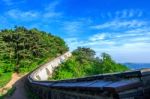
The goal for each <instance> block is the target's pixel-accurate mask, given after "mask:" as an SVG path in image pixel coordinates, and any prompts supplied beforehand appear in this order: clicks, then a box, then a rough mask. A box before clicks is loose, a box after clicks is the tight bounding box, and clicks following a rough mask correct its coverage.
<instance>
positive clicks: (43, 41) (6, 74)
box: [0, 26, 69, 87]
mask: <svg viewBox="0 0 150 99" xmlns="http://www.w3.org/2000/svg"><path fill="white" fill-rule="evenodd" d="M68 50H69V49H68V47H67V45H66V43H65V42H64V40H63V39H61V38H60V37H58V36H54V35H52V34H51V33H46V32H44V31H40V30H38V29H36V28H33V29H27V28H25V27H17V26H16V27H15V28H13V29H3V30H1V31H0V87H2V86H3V85H5V84H6V83H7V82H8V81H9V80H10V79H11V74H12V73H13V72H17V73H28V72H30V71H32V70H34V69H35V68H37V66H39V65H40V64H43V63H45V62H47V61H49V60H51V59H53V58H55V57H57V56H59V55H61V54H62V53H64V52H66V51H68Z"/></svg>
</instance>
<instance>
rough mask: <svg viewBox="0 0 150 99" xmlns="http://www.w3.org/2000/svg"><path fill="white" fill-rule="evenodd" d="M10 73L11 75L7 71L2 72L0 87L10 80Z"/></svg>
mask: <svg viewBox="0 0 150 99" xmlns="http://www.w3.org/2000/svg"><path fill="white" fill-rule="evenodd" d="M11 75H12V73H11V72H8V73H3V74H2V75H1V76H0V88H2V87H3V86H5V85H6V84H7V83H8V82H9V81H10V80H11Z"/></svg>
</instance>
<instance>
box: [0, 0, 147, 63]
mask: <svg viewBox="0 0 150 99" xmlns="http://www.w3.org/2000/svg"><path fill="white" fill-rule="evenodd" d="M149 4H150V1H149V0H0V29H6V28H14V26H16V25H17V26H25V27H26V28H29V29H31V28H37V29H39V30H43V31H46V32H49V33H52V34H54V35H57V36H60V37H62V38H63V39H64V40H65V41H66V43H67V44H68V46H69V47H70V51H72V50H74V49H76V48H77V47H78V46H81V47H90V48H92V49H94V50H95V51H96V53H97V54H96V55H97V56H100V55H101V53H102V52H106V53H108V54H110V55H111V56H112V57H113V59H114V60H115V61H117V62H120V63H125V62H132V63H150V6H149Z"/></svg>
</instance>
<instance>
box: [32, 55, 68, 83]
mask: <svg viewBox="0 0 150 99" xmlns="http://www.w3.org/2000/svg"><path fill="white" fill-rule="evenodd" d="M70 56H71V53H70V52H66V53H65V54H63V55H61V56H59V57H57V58H55V59H54V60H52V61H50V62H48V63H46V64H44V65H43V66H41V67H39V68H38V69H37V70H35V71H34V72H32V74H31V75H30V76H31V78H32V79H33V80H36V81H37V80H40V81H43V80H47V79H48V78H49V77H51V75H52V73H53V70H54V69H55V68H56V67H58V66H59V64H61V63H62V62H64V61H65V60H67V59H68V58H69V57H70Z"/></svg>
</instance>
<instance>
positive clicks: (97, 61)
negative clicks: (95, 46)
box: [50, 47, 128, 79]
mask: <svg viewBox="0 0 150 99" xmlns="http://www.w3.org/2000/svg"><path fill="white" fill-rule="evenodd" d="M95 54H96V53H95V51H94V50H92V49H90V48H84V47H83V48H82V47H79V48H77V49H76V50H74V51H73V52H72V57H71V58H69V59H68V60H67V61H66V62H64V63H63V64H61V65H60V66H59V67H58V68H56V69H55V71H54V74H53V77H52V78H50V79H68V78H77V77H83V76H90V75H96V74H103V73H112V72H123V71H126V70H128V68H127V67H126V66H125V65H122V64H119V63H116V62H115V61H114V60H113V59H112V58H111V56H110V55H109V54H107V53H103V54H102V55H101V58H100V57H95Z"/></svg>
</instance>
